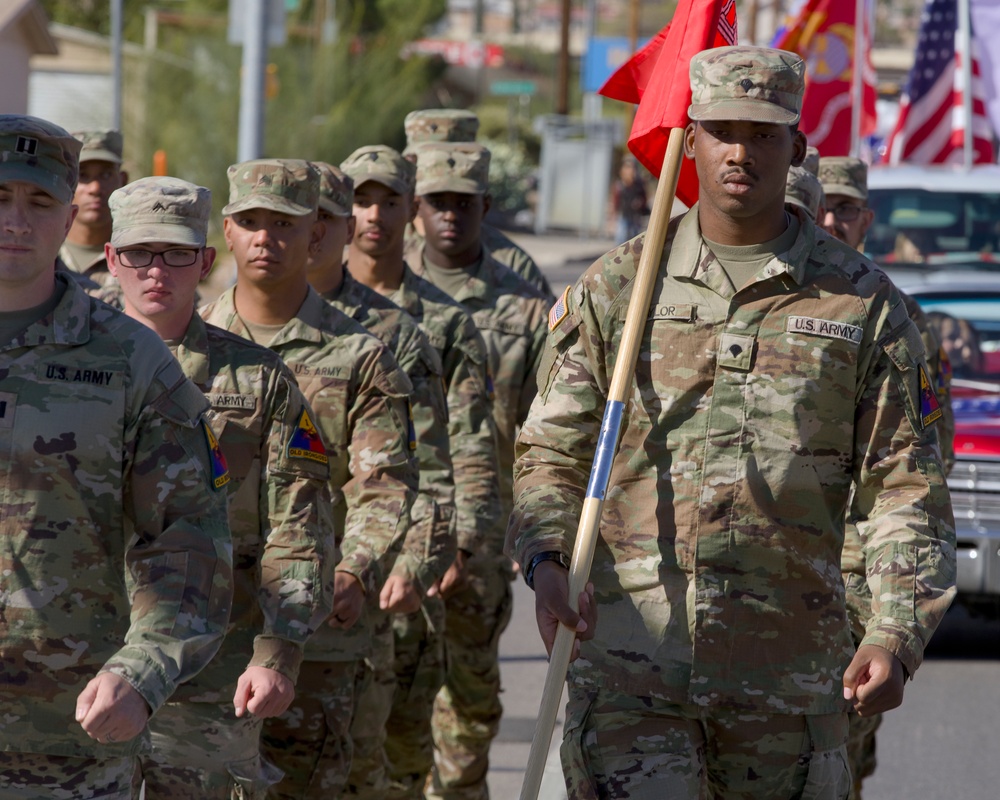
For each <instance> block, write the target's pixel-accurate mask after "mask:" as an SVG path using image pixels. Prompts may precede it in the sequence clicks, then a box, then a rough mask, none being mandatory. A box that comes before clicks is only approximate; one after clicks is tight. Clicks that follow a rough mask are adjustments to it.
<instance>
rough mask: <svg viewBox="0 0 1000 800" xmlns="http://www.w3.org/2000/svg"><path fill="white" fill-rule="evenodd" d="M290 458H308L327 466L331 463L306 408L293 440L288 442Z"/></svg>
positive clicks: (296, 427) (300, 416) (293, 434)
mask: <svg viewBox="0 0 1000 800" xmlns="http://www.w3.org/2000/svg"><path fill="white" fill-rule="evenodd" d="M288 457H289V458H307V459H309V460H310V461H318V462H319V463H320V464H326V463H329V461H330V459H329V458H328V457H327V455H326V446H325V445H324V444H323V440H322V439H321V438H320V435H319V431H318V430H316V426H315V425H313V421H312V419H310V418H309V412H308V411H306V409H304V408H303V409H302V413H301V414H300V415H299V422H298V424H297V425H296V426H295V431H294V432H293V433H292V438H291V439H290V440H289V442H288Z"/></svg>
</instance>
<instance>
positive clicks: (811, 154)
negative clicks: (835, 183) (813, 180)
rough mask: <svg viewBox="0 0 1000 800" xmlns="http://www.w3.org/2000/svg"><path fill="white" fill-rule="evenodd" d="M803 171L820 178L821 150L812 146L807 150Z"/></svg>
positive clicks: (803, 161) (803, 160)
mask: <svg viewBox="0 0 1000 800" xmlns="http://www.w3.org/2000/svg"><path fill="white" fill-rule="evenodd" d="M802 169H804V170H806V171H807V172H811V173H812V174H813V175H816V176H817V177H819V150H817V149H816V148H815V147H813V146H812V145H809V146H808V147H807V148H806V157H805V158H804V159H802Z"/></svg>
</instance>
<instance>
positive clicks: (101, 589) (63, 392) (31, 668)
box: [0, 275, 232, 758]
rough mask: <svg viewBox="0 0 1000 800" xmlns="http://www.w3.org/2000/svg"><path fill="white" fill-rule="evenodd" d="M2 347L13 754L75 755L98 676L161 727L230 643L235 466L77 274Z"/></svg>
mask: <svg viewBox="0 0 1000 800" xmlns="http://www.w3.org/2000/svg"><path fill="white" fill-rule="evenodd" d="M57 280H58V281H60V282H63V283H65V284H67V286H68V288H67V289H66V290H65V294H63V296H62V298H61V300H60V301H59V303H58V305H57V306H56V308H55V310H54V311H53V312H52V313H51V314H50V315H48V316H46V317H44V318H43V319H41V320H39V321H38V322H36V323H35V324H33V325H31V326H29V327H28V328H27V329H26V330H25V332H24V333H23V334H21V335H20V336H19V337H18V338H17V339H15V340H14V341H12V342H8V343H7V344H5V345H3V346H2V347H0V351H2V354H3V355H2V364H3V369H2V370H0V442H2V448H3V453H4V457H3V458H2V459H0V490H2V491H3V495H4V497H3V503H2V505H0V508H2V510H3V513H2V521H0V574H2V575H3V576H4V577H3V583H2V587H0V708H2V709H3V713H2V722H0V750H7V751H15V752H25V753H47V754H53V755H63V756H71V757H74V758H99V757H100V758H107V757H111V756H117V755H126V754H131V753H134V752H136V751H137V750H138V749H139V748H140V747H141V746H142V745H143V743H144V741H145V737H142V736H140V737H137V738H136V739H133V740H132V741H131V742H126V743H123V744H115V745H99V744H97V742H95V741H94V740H93V739H91V738H90V737H88V736H87V734H86V733H84V731H83V729H82V728H81V727H80V726H79V725H78V724H77V723H76V722H74V712H75V707H76V699H77V696H78V695H79V694H80V692H81V691H82V690H83V688H84V686H86V684H87V683H88V681H90V680H91V679H92V678H93V677H94V676H96V675H97V673H98V672H105V671H107V672H113V673H115V674H117V675H120V676H122V677H123V678H125V680H127V681H128V682H129V684H130V685H131V686H133V687H134V688H135V689H136V691H138V692H139V694H141V695H142V697H143V699H145V701H146V703H147V704H148V705H149V708H150V709H151V710H152V711H153V712H154V713H155V712H156V710H157V709H158V708H160V706H161V705H163V703H164V701H166V699H167V698H168V697H169V696H170V695H171V694H172V693H173V691H174V689H175V688H176V687H177V685H178V684H179V683H181V682H182V681H185V680H188V679H189V678H191V677H192V676H194V675H195V674H196V673H197V672H198V671H199V670H201V669H202V668H203V667H204V666H205V665H206V664H207V663H208V662H209V660H210V659H211V658H212V656H214V655H215V653H216V651H217V650H218V649H219V645H220V644H221V643H222V637H223V634H224V632H225V627H226V621H227V620H228V619H229V612H230V602H231V599H232V552H231V547H230V540H229V528H228V525H227V523H226V498H225V494H226V493H225V490H224V489H221V490H215V489H214V488H213V486H214V482H213V477H216V478H220V479H224V475H225V465H224V462H222V461H220V460H218V459H216V458H213V457H212V455H211V453H210V450H209V436H208V428H207V425H206V423H205V422H204V419H203V417H202V414H203V412H204V410H205V409H206V407H207V403H206V402H205V398H204V397H203V396H202V394H201V392H199V391H198V390H197V388H196V387H195V386H194V385H193V384H191V382H190V381H187V380H185V378H184V375H183V374H182V373H181V370H180V367H178V366H177V363H176V362H175V361H174V359H173V358H172V357H171V356H170V353H169V352H168V351H167V348H166V347H165V346H164V344H163V343H162V342H161V341H160V339H159V338H158V337H157V336H156V334H154V333H153V332H152V331H150V330H149V329H148V328H146V327H144V326H143V325H140V324H139V323H137V322H134V321H133V320H131V319H129V318H128V317H126V316H125V315H124V314H122V313H120V312H118V311H115V310H114V309H111V308H108V307H107V306H104V305H101V304H100V303H98V302H97V301H95V300H92V299H91V298H89V297H87V295H86V294H85V293H84V291H83V290H82V289H81V288H80V287H78V286H77V285H76V284H75V283H74V282H73V281H71V280H69V279H67V278H66V277H65V276H62V275H60V276H58V277H57Z"/></svg>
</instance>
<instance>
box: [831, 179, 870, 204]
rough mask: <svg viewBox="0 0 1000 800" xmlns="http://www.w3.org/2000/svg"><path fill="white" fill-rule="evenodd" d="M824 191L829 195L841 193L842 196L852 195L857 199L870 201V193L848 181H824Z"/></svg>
mask: <svg viewBox="0 0 1000 800" xmlns="http://www.w3.org/2000/svg"><path fill="white" fill-rule="evenodd" d="M823 193H824V194H827V195H831V194H839V195H841V196H842V197H851V198H853V199H855V200H863V201H865V202H866V203H867V202H868V195H867V194H865V193H864V192H862V191H860V190H859V189H857V188H855V187H854V186H851V185H850V184H847V183H824V184H823Z"/></svg>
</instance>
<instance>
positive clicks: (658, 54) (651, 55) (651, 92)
mask: <svg viewBox="0 0 1000 800" xmlns="http://www.w3.org/2000/svg"><path fill="white" fill-rule="evenodd" d="M736 42H737V35H736V0H680V2H679V3H678V4H677V10H676V11H675V12H674V18H673V19H672V20H671V21H670V23H669V24H668V25H667V26H666V27H665V28H664V29H663V30H662V31H660V32H659V33H658V34H657V35H656V36H654V37H653V39H651V40H650V42H649V43H648V44H647V45H646V46H645V47H643V48H642V49H641V50H639V51H638V52H637V53H636V54H635V55H634V56H632V58H630V59H629V60H628V61H626V62H625V63H624V64H623V65H622V66H621V67H619V68H618V70H617V71H616V72H615V73H614V74H613V75H612V76H611V77H610V78H608V80H607V81H606V82H605V84H604V86H602V87H601V89H600V91H599V94H602V95H604V96H605V97H610V98H611V99H612V100H622V101H624V102H626V103H635V102H638V103H639V108H638V109H637V110H636V112H635V120H634V122H633V123H632V133H631V134H630V135H629V139H628V149H629V150H631V151H632V154H633V155H634V156H635V157H636V158H637V159H639V161H640V162H642V165H643V166H644V167H646V169H648V170H649V171H650V172H651V173H653V174H654V175H657V176H658V175H659V174H660V170H661V168H662V167H663V156H664V153H665V152H666V147H667V139H668V137H669V135H670V129H671V128H685V127H687V124H688V122H689V121H690V120H688V115H687V110H688V106H689V105H691V81H690V78H689V76H688V67H689V64H690V62H691V57H692V56H693V55H695V53H700V52H701V51H702V50H708V49H710V48H712V47H723V46H725V45H735V44H736ZM677 197H678V199H679V200H681V202H683V203H685V204H686V205H688V206H692V205H694V204H695V202H696V201H697V200H698V175H697V173H696V172H695V168H694V162H692V161H689V160H687V159H685V160H684V163H683V164H682V165H681V172H680V177H679V178H678V181H677Z"/></svg>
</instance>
